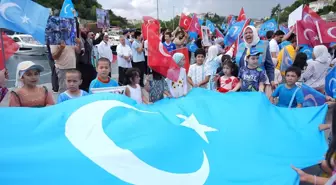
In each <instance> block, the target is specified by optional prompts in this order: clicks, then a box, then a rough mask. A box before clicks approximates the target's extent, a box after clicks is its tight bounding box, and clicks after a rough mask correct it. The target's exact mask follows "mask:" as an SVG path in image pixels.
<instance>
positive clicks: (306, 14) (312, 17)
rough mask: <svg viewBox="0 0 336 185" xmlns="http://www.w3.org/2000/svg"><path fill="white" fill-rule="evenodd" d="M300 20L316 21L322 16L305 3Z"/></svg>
mask: <svg viewBox="0 0 336 185" xmlns="http://www.w3.org/2000/svg"><path fill="white" fill-rule="evenodd" d="M302 20H303V21H304V22H310V23H314V22H316V21H321V20H322V18H321V17H320V16H319V15H318V14H317V13H316V12H314V11H313V10H312V9H310V8H309V6H307V5H306V6H305V7H304V8H303V10H302Z"/></svg>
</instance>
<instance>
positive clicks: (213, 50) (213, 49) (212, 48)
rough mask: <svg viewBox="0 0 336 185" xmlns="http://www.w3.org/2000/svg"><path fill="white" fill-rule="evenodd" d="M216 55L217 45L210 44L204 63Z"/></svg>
mask: <svg viewBox="0 0 336 185" xmlns="http://www.w3.org/2000/svg"><path fill="white" fill-rule="evenodd" d="M217 55H218V47H217V46H214V45H213V46H210V47H209V49H208V56H207V60H206V62H205V63H207V62H209V61H211V60H213V59H215V58H216V57H217Z"/></svg>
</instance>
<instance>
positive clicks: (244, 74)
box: [238, 66, 266, 92]
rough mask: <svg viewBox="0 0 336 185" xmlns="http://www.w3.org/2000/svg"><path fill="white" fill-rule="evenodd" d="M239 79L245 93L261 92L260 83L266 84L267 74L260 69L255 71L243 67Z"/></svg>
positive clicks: (241, 89)
mask: <svg viewBox="0 0 336 185" xmlns="http://www.w3.org/2000/svg"><path fill="white" fill-rule="evenodd" d="M238 77H239V79H241V81H242V85H241V88H240V91H244V92H252V91H259V83H260V82H264V83H265V82H266V73H265V71H264V70H263V69H261V68H260V67H258V68H255V69H250V68H248V67H247V66H244V67H241V68H240V70H239V74H238Z"/></svg>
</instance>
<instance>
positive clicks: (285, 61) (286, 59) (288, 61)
mask: <svg viewBox="0 0 336 185" xmlns="http://www.w3.org/2000/svg"><path fill="white" fill-rule="evenodd" d="M292 65H293V60H292V58H291V56H290V55H289V53H288V51H287V49H286V48H284V52H283V55H282V61H281V64H280V71H281V72H285V71H286V70H287V69H288V68H289V67H290V66H292Z"/></svg>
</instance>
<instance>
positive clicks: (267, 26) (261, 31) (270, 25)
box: [259, 19, 278, 37]
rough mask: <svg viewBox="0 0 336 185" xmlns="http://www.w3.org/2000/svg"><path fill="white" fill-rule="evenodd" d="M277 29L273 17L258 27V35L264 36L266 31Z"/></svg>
mask: <svg viewBox="0 0 336 185" xmlns="http://www.w3.org/2000/svg"><path fill="white" fill-rule="evenodd" d="M277 29H278V23H277V22H276V20H275V19H270V20H268V21H266V22H264V23H263V24H262V25H261V26H260V29H259V36H260V37H264V36H266V33H267V32H268V31H274V32H275V31H276V30H277Z"/></svg>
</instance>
